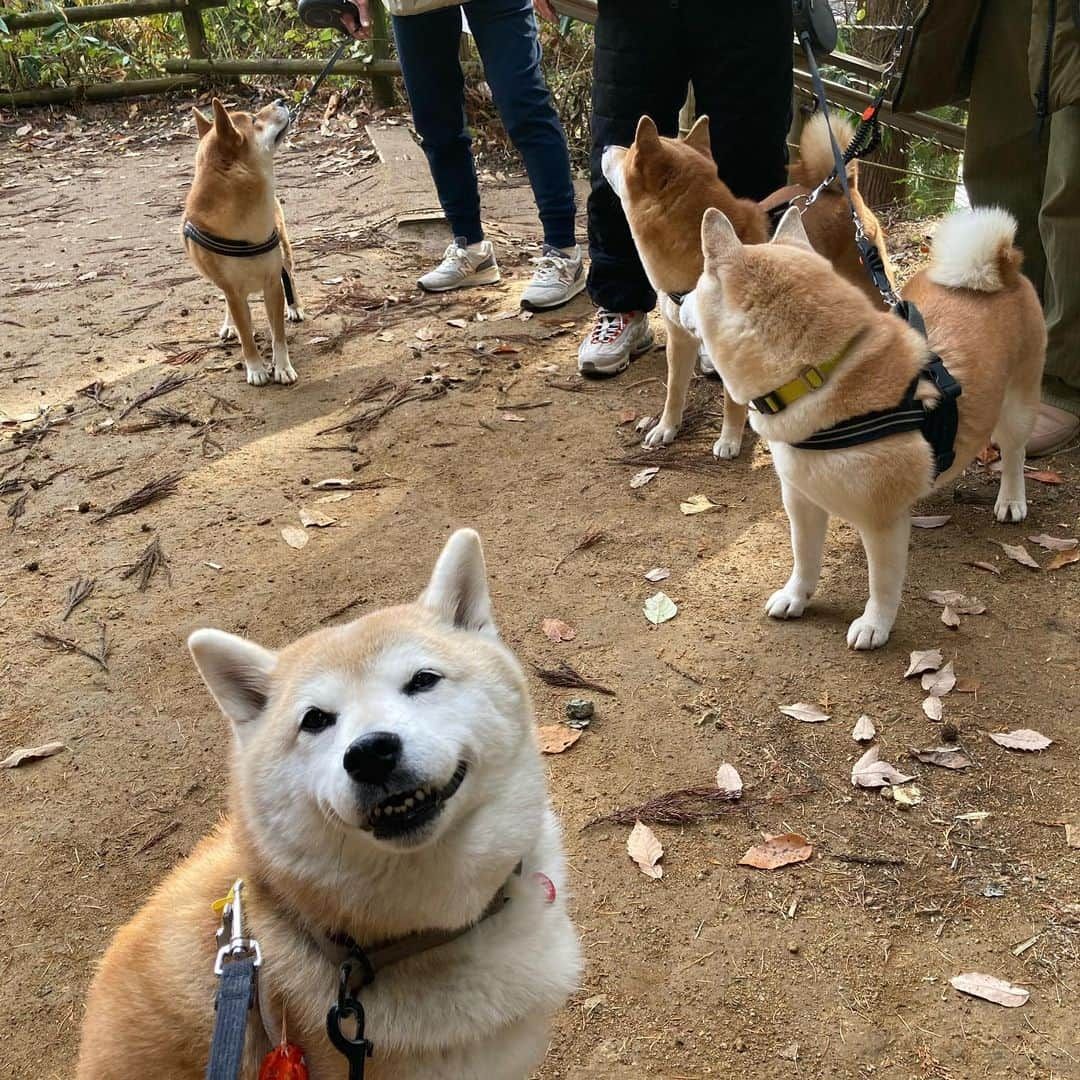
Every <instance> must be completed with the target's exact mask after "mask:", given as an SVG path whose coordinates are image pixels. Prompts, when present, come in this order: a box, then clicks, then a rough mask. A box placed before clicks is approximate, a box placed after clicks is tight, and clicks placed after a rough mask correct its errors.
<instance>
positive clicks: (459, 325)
mask: <svg viewBox="0 0 1080 1080" xmlns="http://www.w3.org/2000/svg"><path fill="white" fill-rule="evenodd" d="M446 325H447V326H453V327H454V328H455V329H457V330H464V329H465V327H466V326H468V325H469V324H468V322H467V321H466V320H465V319H447V320H446Z"/></svg>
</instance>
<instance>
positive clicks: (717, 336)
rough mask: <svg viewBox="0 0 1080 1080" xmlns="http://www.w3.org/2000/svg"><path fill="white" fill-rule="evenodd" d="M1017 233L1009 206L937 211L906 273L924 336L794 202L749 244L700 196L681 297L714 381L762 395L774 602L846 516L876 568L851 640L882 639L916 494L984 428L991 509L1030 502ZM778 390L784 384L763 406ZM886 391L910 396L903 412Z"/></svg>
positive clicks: (966, 452)
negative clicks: (788, 559) (942, 369)
mask: <svg viewBox="0 0 1080 1080" xmlns="http://www.w3.org/2000/svg"><path fill="white" fill-rule="evenodd" d="M1015 236H1016V222H1015V221H1014V220H1013V219H1012V218H1011V217H1010V216H1009V214H1007V213H1006V212H1005V211H1004V210H997V209H982V210H975V211H964V212H957V213H955V214H953V215H951V216H950V217H948V218H946V219H945V220H944V221H942V222H941V224H940V225H939V226H938V229H937V234H936V236H935V238H934V244H933V254H932V263H931V265H930V266H929V268H928V269H926V270H924V271H923V272H921V273H920V274H918V275H917V276H916V277H914V278H913V279H912V280H911V281H910V282H909V283H908V285H907V286H906V287H905V288H904V290H903V297H904V299H905V300H908V301H912V302H914V303H915V304H916V305H917V306H918V309H919V310H920V311H921V313H922V315H923V317H924V318H925V322H926V327H927V332H928V335H929V337H928V341H927V339H924V338H923V336H922V335H921V334H920V333H918V332H917V331H916V330H914V329H912V327H911V326H909V325H908V323H907V322H906V321H905V320H903V319H901V318H898V317H897V316H896V315H894V314H892V313H890V312H888V311H882V310H881V309H880V308H879V307H878V306H877V305H875V304H874V303H872V302H871V301H870V300H869V299H868V298H867V296H866V294H865V293H864V292H863V291H862V290H861V289H858V288H856V287H855V286H854V285H852V284H850V283H849V282H848V281H845V280H844V279H843V278H841V277H840V276H839V275H838V274H837V273H836V272H835V271H834V270H833V269H832V267H831V266H830V265H829V264H828V262H827V261H826V260H825V259H824V258H822V257H821V256H820V255H818V254H817V253H816V252H815V251H814V249H813V247H812V245H811V243H810V240H809V239H808V237H807V235H806V230H805V228H804V227H803V221H802V219H801V218H800V216H799V213H798V210H797V209H795V208H792V209H791V210H789V211H788V212H787V214H786V215H785V216H784V218H783V220H782V221H781V223H780V226H779V228H778V229H777V232H776V235H775V236H774V237H773V240H772V242H771V243H769V244H761V245H757V246H744V245H743V243H742V241H741V240H740V239H739V236H738V234H737V232H736V230H735V226H734V225H733V224H732V222H730V221H729V220H728V219H727V218H726V217H725V216H724V214H723V213H722V212H721V211H719V210H710V211H708V212H707V213H706V214H705V217H704V220H703V223H702V230H701V238H702V250H703V255H704V270H703V272H702V275H701V278H700V280H699V282H698V285H697V288H696V289H695V290H694V291H693V292H692V293H691V294H690V295H689V296H688V297H687V298H686V300H685V301H684V303H683V305H682V308H681V309H680V313H681V317H682V320H683V324H684V326H685V327H686V328H687V329H688V330H689V331H690V332H693V333H697V334H700V335H701V336H702V337H703V339H704V340H705V342H706V344H707V345H708V348H709V352H710V355H711V356H713V357H714V358H715V361H716V366H717V368H718V370H719V372H720V374H721V376H722V378H723V380H724V388H725V391H726V392H727V393H728V394H729V395H730V396H731V397H732V398H733V399H734V400H735V401H736V402H739V403H741V404H743V405H746V404H747V403H748V402H755V403H757V402H763V403H764V406H765V407H764V408H763V409H762V411H754V412H752V413H751V414H750V415H751V423H752V425H753V427H754V430H755V431H756V432H757V433H758V435H760V436H761V437H762V438H763V439H765V440H766V441H767V442H768V443H769V447H770V449H771V451H772V460H773V465H774V466H775V467H776V472H777V474H778V475H779V477H780V487H781V492H782V495H783V500H784V508H785V509H786V510H787V515H788V518H789V519H790V522H791V546H792V550H793V554H794V568H793V569H792V572H791V576H790V578H789V579H788V582H787V584H786V585H784V587H783V588H782V589H780V590H779V592H777V593H775V594H774V595H773V596H772V597H771V598H770V600H769V602H768V604H767V605H766V611H767V612H768V614H769V615H772V616H774V617H775V618H779V619H791V618H797V617H798V616H800V615H802V613H803V611H804V609H805V607H806V603H807V600H808V599H809V598H810V596H811V595H812V594H813V592H814V590H815V589H816V588H817V585H818V580H819V578H820V575H821V555H822V547H823V544H824V541H825V532H826V527H827V525H828V520H829V516H830V515H836V516H837V517H840V518H843V519H844V520H845V521H848V522H850V523H851V524H852V525H854V526H855V527H856V528H857V529H858V531H859V534H860V536H861V538H862V542H863V547H864V549H865V551H866V558H867V562H868V564H869V571H870V599H869V601H868V602H867V604H866V609H865V611H864V612H863V614H862V615H861V616H860V617H859V618H858V619H856V620H855V621H854V622H853V623H852V624H851V627H850V629H849V631H848V636H847V640H848V644H849V645H850V646H851V647H852V648H854V649H875V648H877V647H878V646H880V645H884V644H885V642H886V641H888V640H889V634H890V632H891V631H892V627H893V622H894V620H895V618H896V613H897V609H898V608H899V604H900V594H901V590H902V587H903V584H904V576H905V574H906V570H907V552H908V540H909V536H910V513H911V507H912V505H913V504H914V503H915V502H916V501H918V500H919V499H921V498H923V497H924V496H926V495H928V494H929V493H930V492H931V491H932V490H933V489H934V488H935V487H939V486H941V485H943V484H947V483H949V481H950V480H952V479H953V478H954V477H955V476H957V475H958V474H959V473H960V472H961V471H962V470H963V469H964V468H965V466H967V465H968V464H969V463H970V462H971V461H972V460H973V458H974V457H975V455H976V454H977V453H978V452H979V451H980V450H981V449H982V448H983V447H984V446H985V445H986V444H987V442H988V441H989V440H990V439H991V438H993V440H994V441H995V442H996V443H997V445H998V446H999V447H1000V449H1001V460H1002V473H1001V486H1000V490H999V492H998V497H997V503H996V506H995V514H996V516H997V519H998V520H999V521H1003V522H1011V521H1012V522H1014V521H1022V520H1023V519H1024V517H1025V516H1026V515H1027V502H1026V499H1025V494H1024V445H1025V443H1026V442H1027V439H1028V436H1029V435H1030V433H1031V429H1032V426H1033V424H1034V420H1035V415H1036V412H1037V411H1038V406H1039V388H1040V383H1041V379H1042V369H1043V362H1044V359H1045V353H1046V327H1045V323H1044V321H1043V315H1042V309H1041V307H1040V304H1039V300H1038V297H1037V296H1036V294H1035V290H1034V288H1033V287H1032V285H1031V284H1030V282H1029V281H1028V280H1027V279H1026V278H1025V277H1023V276H1022V275H1021V273H1020V263H1021V254H1020V252H1019V251H1018V250H1017V249H1016V248H1015V247H1014V239H1015ZM928 345H929V348H928ZM930 350H933V351H934V352H935V353H936V354H937V355H938V356H940V357H941V359H942V360H943V361H944V364H945V366H946V368H947V369H948V372H949V373H950V374H951V375H952V377H953V379H955V380H956V381H957V382H958V383H959V388H960V396H959V398H958V399H956V408H957V417H956V423H957V428H956V432H955V438H954V439H952V440H950V446H949V447H946V448H945V451H951V452H952V453H955V458H954V459H953V460H951V463H950V459H949V456H948V453H947V452H945V451H942V449H941V448H940V447H937V446H935V447H934V448H933V449H932V447H931V441H928V438H929V439H935V438H936V436H935V435H930V436H927V435H924V432H925V431H929V430H930V428H929V427H928V426H927V425H928V424H933V423H934V421H933V420H932V417H933V416H934V410H943V409H945V408H946V407H947V405H946V403H945V401H944V400H943V398H942V391H941V389H939V385H940V384H939V383H938V382H936V381H931V379H930V378H928V377H926V376H927V371H928V369H927V368H926V364H927V361H928V358H929V355H930ZM946 381H947V380H946ZM778 395H779V397H781V398H782V399H784V400H782V401H781V403H780V407H779V408H778V409H776V410H775V412H774V411H773V409H774V408H775V406H776V397H777V396H778ZM898 403H906V404H905V405H904V409H906V410H907V413H908V415H907V419H906V421H905V417H904V415H903V413H902V412H898V411H897V407H898ZM948 407H950V408H951V405H950V406H948ZM941 415H942V414H941V413H938V416H939V417H940V416H941ZM949 415H951V413H950V414H949ZM849 420H850V421H853V423H851V424H847V423H846V422H847V421H849ZM901 422H910V423H913V424H914V425H915V426H916V427H917V428H919V429H918V430H916V429H912V428H910V427H907V428H904V427H901V426H900V423H901ZM838 425H840V427H838ZM882 425H886V426H882ZM891 425H896V426H895V427H893V431H894V433H893V434H888V435H887V437H881V438H876V441H866V442H862V443H861V444H859V445H853V444H851V442H850V436H852V434H853V433H856V434H857V435H858V436H860V437H861V436H867V435H873V436H875V437H876V436H877V435H879V434H880V433H881V432H883V431H888V430H889V426H891ZM920 425H921V426H920ZM841 431H843V432H846V435H841V436H839V437H838V436H837V434H836V433H837V432H841ZM821 433H825V434H824V437H823V436H822V434H821ZM808 440H811V444H812V445H811V448H807V447H806V446H805V444H806V442H807V441H808ZM837 443H847V445H846V446H845V445H841V446H837V445H836V444H837ZM800 444H804V445H802V446H800ZM942 455H944V456H942ZM943 465H944V468H943V470H942V471H941V472H940V475H935V472H936V469H937V468H939V467H942V466H943Z"/></svg>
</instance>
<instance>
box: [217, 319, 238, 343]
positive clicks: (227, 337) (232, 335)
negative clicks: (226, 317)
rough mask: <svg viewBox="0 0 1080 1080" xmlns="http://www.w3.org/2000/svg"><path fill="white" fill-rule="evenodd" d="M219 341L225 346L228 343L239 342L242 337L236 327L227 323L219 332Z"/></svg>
mask: <svg viewBox="0 0 1080 1080" xmlns="http://www.w3.org/2000/svg"><path fill="white" fill-rule="evenodd" d="M217 336H218V340H219V341H220V342H221V343H222V344H224V343H225V342H227V341H238V340H239V338H240V335H239V334H238V333H237V332H236V327H235V326H233V324H232V323H231V322H227V323H225V324H224V325H223V326H222V327H221V329H220V330H219V331H218V335H217Z"/></svg>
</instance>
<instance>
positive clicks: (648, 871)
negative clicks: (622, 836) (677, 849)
mask: <svg viewBox="0 0 1080 1080" xmlns="http://www.w3.org/2000/svg"><path fill="white" fill-rule="evenodd" d="M626 852H627V854H628V855H629V856H630V858H631V859H633V860H634V862H635V863H637V866H638V869H639V870H640V871H641V872H642V873H643V874H644V875H645V876H646V877H650V878H662V877H663V876H664V868H663V867H662V866H658V865H657V864H658V863H659V862H660V860H661V859H662V858H663V857H664V846H663V845H662V844H661V843H660V841H659V840H658V839H657V838H656V833H654V832H653V831H652V829H650V828H649V826H648V825H646V824H645V823H644V822H641V821H638V822H636V823H635V825H634V827H633V829H631V830H630V835H629V836H628V837H627V839H626Z"/></svg>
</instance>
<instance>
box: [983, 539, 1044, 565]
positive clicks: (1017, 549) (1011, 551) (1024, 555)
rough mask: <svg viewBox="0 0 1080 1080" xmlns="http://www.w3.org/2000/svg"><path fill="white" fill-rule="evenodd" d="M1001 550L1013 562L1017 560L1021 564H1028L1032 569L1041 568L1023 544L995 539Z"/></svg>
mask: <svg viewBox="0 0 1080 1080" xmlns="http://www.w3.org/2000/svg"><path fill="white" fill-rule="evenodd" d="M994 543H995V544H997V545H998V546H999V547H1000V548H1001V550H1002V551H1004V552H1005V554H1006V555H1008V556H1009V558H1010V559H1012V561H1013V562H1018V563H1019V564H1020V565H1021V566H1028V567H1030V568H1031V569H1032V570H1041V569H1042V567H1041V566H1040V565H1039V564H1038V563H1037V562H1036V561H1035V560H1034V559H1033V558H1032V557H1031V555H1030V554H1029V552H1028V549H1027V548H1026V547H1024V545H1023V544H1006V543H1005V542H1004V541H1002V540H995V541H994Z"/></svg>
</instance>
